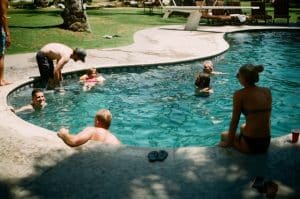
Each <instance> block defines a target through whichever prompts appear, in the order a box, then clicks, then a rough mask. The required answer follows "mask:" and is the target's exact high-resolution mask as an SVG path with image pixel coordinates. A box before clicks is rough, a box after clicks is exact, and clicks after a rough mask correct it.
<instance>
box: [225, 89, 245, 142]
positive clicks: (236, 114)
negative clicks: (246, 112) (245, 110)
mask: <svg viewBox="0 0 300 199" xmlns="http://www.w3.org/2000/svg"><path fill="white" fill-rule="evenodd" d="M241 110H242V99H241V96H240V93H239V92H238V91H237V92H235V93H234V95H233V110H232V117H231V121H230V126H229V131H228V141H227V142H228V144H229V145H230V146H232V145H233V144H234V140H235V134H236V130H237V127H238V124H239V121H240V116H241Z"/></svg>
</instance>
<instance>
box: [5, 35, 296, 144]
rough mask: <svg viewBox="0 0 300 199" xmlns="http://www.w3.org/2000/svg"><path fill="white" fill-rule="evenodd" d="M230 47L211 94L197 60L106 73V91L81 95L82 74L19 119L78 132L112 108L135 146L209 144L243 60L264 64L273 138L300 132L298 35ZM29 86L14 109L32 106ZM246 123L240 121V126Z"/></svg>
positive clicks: (239, 38)
mask: <svg viewBox="0 0 300 199" xmlns="http://www.w3.org/2000/svg"><path fill="white" fill-rule="evenodd" d="M227 40H228V41H229V42H230V45H231V48H230V49H229V51H228V52H226V53H224V54H222V55H220V56H218V57H215V58H214V59H213V61H214V62H215V65H216V70H217V71H222V72H225V73H228V74H226V75H218V76H214V77H212V86H213V88H214V91H215V92H214V94H212V95H211V96H210V97H208V98H200V97H197V96H195V93H194V80H195V74H196V73H197V72H198V71H200V70H201V69H200V63H199V62H192V63H184V64H176V65H169V66H154V67H150V68H147V69H146V68H145V69H141V68H139V69H134V68H128V69H127V70H103V71H102V72H103V73H104V76H105V78H106V79H107V81H106V84H105V85H104V86H99V87H97V88H95V89H93V90H91V91H89V92H83V91H82V88H81V85H80V84H78V77H77V78H73V79H72V78H71V79H67V80H66V81H65V82H64V84H65V88H66V92H65V94H64V95H60V94H58V93H52V92H48V93H46V94H45V95H46V98H47V102H48V106H47V108H46V109H45V110H43V111H41V112H35V113H22V114H19V116H20V117H21V118H23V119H24V120H26V121H29V122H31V123H33V124H36V125H38V126H42V127H44V128H48V129H51V130H54V131H57V130H58V129H59V128H61V127H68V128H70V129H71V131H72V132H78V131H80V130H81V129H82V128H84V127H85V126H87V125H93V117H94V115H95V112H96V111H97V110H98V109H100V108H108V109H110V110H111V112H112V114H113V122H112V126H111V131H112V132H114V133H115V134H116V136H117V137H118V138H119V139H120V140H121V141H122V142H123V143H124V144H126V145H132V146H153V147H155V146H161V147H179V146H212V145H215V144H216V143H217V142H218V140H219V134H220V132H222V131H224V130H227V128H228V125H229V121H230V118H231V109H232V107H231V106H232V100H231V98H232V94H233V92H234V90H236V89H239V88H240V85H239V84H238V81H237V80H236V79H235V77H234V75H235V73H236V71H237V69H238V68H239V66H240V65H242V64H244V63H257V64H264V66H265V71H264V72H263V73H262V74H261V81H260V82H259V84H260V85H262V86H267V87H270V88H271V89H272V92H273V112H272V136H273V137H275V136H280V135H283V134H286V133H288V132H289V131H290V129H291V128H299V126H297V125H299V121H300V113H299V107H300V104H299V101H300V100H299V99H300V98H299V91H300V81H299V68H300V66H299V65H300V58H299V56H298V55H299V52H300V48H299V47H300V34H299V33H297V32H269V31H266V32H247V33H234V34H228V35H227ZM110 71H112V72H110ZM31 90H32V88H26V89H24V90H22V91H20V92H17V93H13V94H12V95H10V96H9V102H10V104H12V105H13V106H14V107H20V106H21V105H24V104H27V103H28V102H29V101H30V98H31V97H30V93H31ZM240 124H242V121H241V122H240Z"/></svg>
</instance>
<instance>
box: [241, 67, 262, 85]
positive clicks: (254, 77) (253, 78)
mask: <svg viewBox="0 0 300 199" xmlns="http://www.w3.org/2000/svg"><path fill="white" fill-rule="evenodd" d="M263 70H264V67H263V66H262V65H254V64H245V65H243V66H241V67H240V69H239V72H238V73H237V75H236V77H237V78H238V79H239V80H240V81H242V82H241V83H246V84H249V85H254V84H255V83H256V82H258V81H259V74H258V73H260V72H262V71H263Z"/></svg>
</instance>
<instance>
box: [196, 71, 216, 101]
mask: <svg viewBox="0 0 300 199" xmlns="http://www.w3.org/2000/svg"><path fill="white" fill-rule="evenodd" d="M195 85H196V86H197V88H196V90H195V92H196V95H197V96H203V97H205V96H209V95H210V94H211V93H213V92H214V91H213V89H212V88H211V87H210V77H209V75H208V74H206V73H199V75H198V76H197V79H196V81H195Z"/></svg>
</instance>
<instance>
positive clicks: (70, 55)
mask: <svg viewBox="0 0 300 199" xmlns="http://www.w3.org/2000/svg"><path fill="white" fill-rule="evenodd" d="M85 57H86V52H85V50H84V49H81V48H76V49H74V50H73V49H72V48H70V47H68V46H66V45H64V44H59V43H49V44H46V45H45V46H44V47H42V48H41V50H40V51H39V52H37V54H36V60H37V63H38V66H39V71H40V75H41V81H42V87H47V89H53V88H55V87H57V86H59V83H60V81H61V80H62V74H61V70H62V69H63V67H64V65H65V64H66V63H68V62H69V61H70V60H71V59H73V60H74V61H78V60H81V61H82V62H84V60H85ZM54 60H56V65H55V66H54V64H53V61H54Z"/></svg>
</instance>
